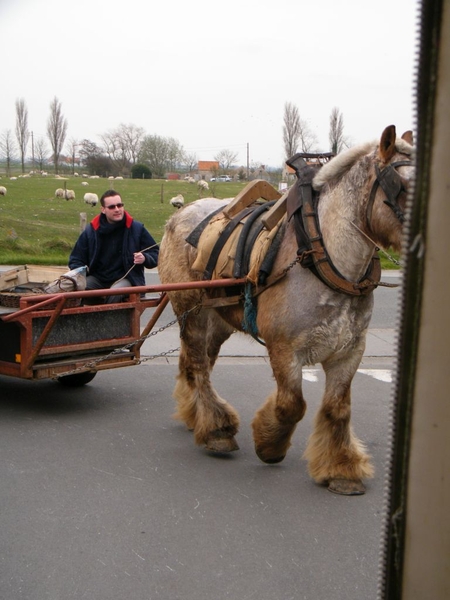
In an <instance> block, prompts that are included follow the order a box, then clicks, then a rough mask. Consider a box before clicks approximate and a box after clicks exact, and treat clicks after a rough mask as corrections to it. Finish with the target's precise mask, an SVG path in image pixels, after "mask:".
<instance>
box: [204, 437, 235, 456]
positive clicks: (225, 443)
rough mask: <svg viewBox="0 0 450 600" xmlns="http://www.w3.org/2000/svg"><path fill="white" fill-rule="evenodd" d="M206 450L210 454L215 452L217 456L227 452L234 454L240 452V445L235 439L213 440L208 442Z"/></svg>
mask: <svg viewBox="0 0 450 600" xmlns="http://www.w3.org/2000/svg"><path fill="white" fill-rule="evenodd" d="M206 449H207V450H209V451H210V452H215V453H217V454H223V453H225V452H234V451H235V450H239V445H238V443H237V442H236V440H235V438H234V437H232V438H213V439H210V440H208V442H207V444H206Z"/></svg>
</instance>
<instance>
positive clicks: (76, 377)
mask: <svg viewBox="0 0 450 600" xmlns="http://www.w3.org/2000/svg"><path fill="white" fill-rule="evenodd" d="M96 375H97V371H84V372H83V373H74V374H73V375H65V376H64V377H58V383H60V384H61V385H65V386H67V387H79V386H81V385H85V384H86V383H89V382H90V381H92V380H93V379H94V377H95V376H96Z"/></svg>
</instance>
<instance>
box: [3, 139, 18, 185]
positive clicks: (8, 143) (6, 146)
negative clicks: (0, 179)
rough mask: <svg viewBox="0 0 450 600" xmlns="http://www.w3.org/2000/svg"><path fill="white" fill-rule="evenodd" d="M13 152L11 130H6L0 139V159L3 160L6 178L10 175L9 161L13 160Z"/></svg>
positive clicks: (14, 148) (13, 145)
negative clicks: (0, 157)
mask: <svg viewBox="0 0 450 600" xmlns="http://www.w3.org/2000/svg"><path fill="white" fill-rule="evenodd" d="M15 151H16V147H15V144H14V138H13V135H12V133H11V129H6V130H5V131H4V132H3V133H2V135H1V137H0V152H1V156H2V158H4V159H5V164H6V176H7V177H9V176H10V175H11V161H12V160H14V154H15Z"/></svg>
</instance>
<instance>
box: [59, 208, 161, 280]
mask: <svg viewBox="0 0 450 600" xmlns="http://www.w3.org/2000/svg"><path fill="white" fill-rule="evenodd" d="M101 216H102V215H101V214H99V215H97V216H96V217H94V218H93V219H92V221H91V222H90V224H89V225H88V226H87V227H86V229H85V230H84V231H83V233H82V234H81V235H80V237H79V238H78V240H77V242H76V244H75V246H74V248H73V250H72V252H71V254H70V257H69V268H70V269H75V268H77V267H82V266H84V265H86V266H87V267H88V270H89V271H88V273H89V274H90V275H96V276H97V277H98V278H99V279H100V280H101V279H102V274H101V273H98V272H96V265H97V264H98V258H99V257H98V251H99V246H100V244H99V228H100V225H101V221H100V219H101ZM124 218H125V232H124V237H123V251H122V259H123V273H122V275H121V276H122V277H123V276H124V275H125V273H126V272H127V271H128V270H129V269H130V268H131V267H132V266H133V265H134V262H133V254H134V253H135V252H142V251H143V250H144V249H145V248H149V247H150V246H151V248H149V249H148V250H145V252H142V253H143V255H144V256H145V262H144V264H143V265H134V267H133V268H132V269H131V271H130V272H129V273H128V275H127V279H129V281H130V283H131V285H133V286H139V285H145V277H144V266H145V267H147V269H152V268H153V267H156V265H157V264H158V254H159V247H158V245H157V244H156V242H155V240H154V239H153V237H152V236H151V235H150V233H149V232H148V231H147V230H146V229H145V227H144V225H143V224H142V223H140V222H139V221H135V220H134V219H133V217H132V216H131V215H130V214H129V213H127V212H126V211H125V215H124Z"/></svg>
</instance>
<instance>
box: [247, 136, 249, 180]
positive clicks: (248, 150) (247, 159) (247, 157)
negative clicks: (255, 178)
mask: <svg viewBox="0 0 450 600" xmlns="http://www.w3.org/2000/svg"><path fill="white" fill-rule="evenodd" d="M249 157H250V145H249V143H248V142H247V181H249V174H250V159H249Z"/></svg>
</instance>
